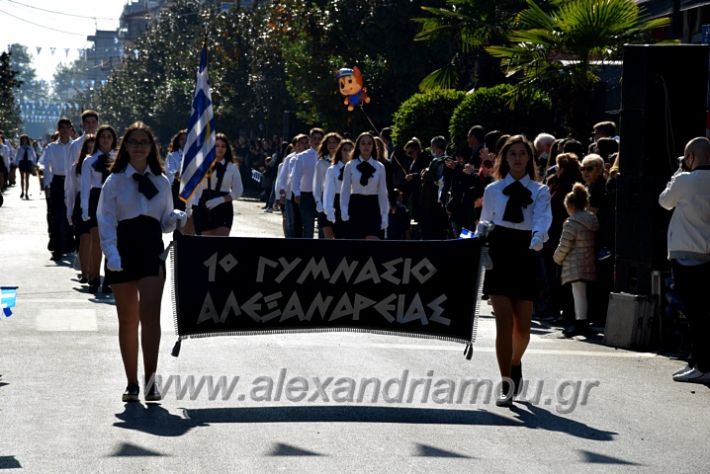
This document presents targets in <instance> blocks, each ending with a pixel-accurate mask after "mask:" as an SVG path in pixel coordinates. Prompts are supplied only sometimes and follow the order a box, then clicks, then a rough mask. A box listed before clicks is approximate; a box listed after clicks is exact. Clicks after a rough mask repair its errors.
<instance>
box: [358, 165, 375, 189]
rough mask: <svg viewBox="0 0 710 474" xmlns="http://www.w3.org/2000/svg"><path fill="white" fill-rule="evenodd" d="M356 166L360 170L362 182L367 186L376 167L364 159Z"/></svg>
mask: <svg viewBox="0 0 710 474" xmlns="http://www.w3.org/2000/svg"><path fill="white" fill-rule="evenodd" d="M356 168H357V170H358V171H359V172H360V184H361V185H363V186H367V183H368V181H370V178H372V176H373V175H374V174H375V167H374V166H372V165H371V164H370V163H368V162H367V161H363V162H361V163H360V164H359V165H357V166H356Z"/></svg>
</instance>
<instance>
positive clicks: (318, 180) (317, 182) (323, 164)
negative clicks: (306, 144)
mask: <svg viewBox="0 0 710 474" xmlns="http://www.w3.org/2000/svg"><path fill="white" fill-rule="evenodd" d="M329 167H330V159H329V158H328V157H326V158H325V159H320V160H318V161H317V162H316V167H315V170H314V172H313V199H315V201H316V211H318V212H323V209H324V206H323V188H324V187H325V172H326V171H327V170H328V168H329Z"/></svg>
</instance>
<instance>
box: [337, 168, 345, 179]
mask: <svg viewBox="0 0 710 474" xmlns="http://www.w3.org/2000/svg"><path fill="white" fill-rule="evenodd" d="M343 171H345V166H341V167H340V173H339V174H338V181H342V180H343Z"/></svg>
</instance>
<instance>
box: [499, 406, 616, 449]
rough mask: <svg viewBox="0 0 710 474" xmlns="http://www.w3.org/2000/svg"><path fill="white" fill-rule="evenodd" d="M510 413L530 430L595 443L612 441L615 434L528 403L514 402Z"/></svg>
mask: <svg viewBox="0 0 710 474" xmlns="http://www.w3.org/2000/svg"><path fill="white" fill-rule="evenodd" d="M518 405H523V406H525V407H526V408H527V410H523V409H522V408H520V407H519V406H518ZM510 411H512V412H513V413H515V415H516V418H518V419H519V420H520V421H521V422H522V426H525V427H527V428H532V429H543V430H547V431H559V432H561V433H566V434H569V435H572V436H575V437H577V438H584V439H591V440H595V441H613V440H614V435H617V434H618V433H615V432H613V431H603V430H600V429H597V428H593V427H591V426H589V425H585V424H584V423H581V422H579V421H575V420H571V419H569V418H565V417H562V416H559V415H555V414H554V413H552V412H551V411H548V410H545V409H544V408H540V407H539V406H536V405H533V404H532V403H530V402H516V404H514V405H513V406H512V407H510Z"/></svg>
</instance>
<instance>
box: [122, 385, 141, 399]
mask: <svg viewBox="0 0 710 474" xmlns="http://www.w3.org/2000/svg"><path fill="white" fill-rule="evenodd" d="M140 391H141V389H140V387H139V386H138V384H137V383H129V384H128V386H127V387H126V390H125V391H124V392H123V396H122V397H121V400H123V401H124V402H138V401H140V398H139V395H140Z"/></svg>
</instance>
